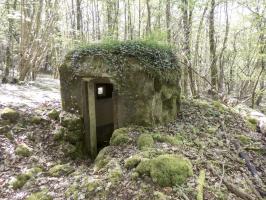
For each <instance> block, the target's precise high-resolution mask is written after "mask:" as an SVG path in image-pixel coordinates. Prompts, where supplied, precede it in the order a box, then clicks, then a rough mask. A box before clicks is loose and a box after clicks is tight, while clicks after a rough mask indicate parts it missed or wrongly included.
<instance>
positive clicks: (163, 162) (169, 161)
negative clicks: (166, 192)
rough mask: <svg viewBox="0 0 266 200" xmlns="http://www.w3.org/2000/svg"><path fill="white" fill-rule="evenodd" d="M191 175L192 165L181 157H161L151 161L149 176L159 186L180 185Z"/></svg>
mask: <svg viewBox="0 0 266 200" xmlns="http://www.w3.org/2000/svg"><path fill="white" fill-rule="evenodd" d="M192 175H193V170H192V164H191V163H190V161H189V160H188V159H186V158H184V157H182V156H175V155H161V156H158V157H157V158H155V159H153V160H152V163H151V170H150V176H151V178H152V180H153V181H154V182H155V183H158V184H159V185H160V186H174V185H180V184H182V183H183V182H184V181H185V180H186V179H187V178H188V177H189V176H192Z"/></svg>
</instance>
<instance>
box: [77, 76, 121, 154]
mask: <svg viewBox="0 0 266 200" xmlns="http://www.w3.org/2000/svg"><path fill="white" fill-rule="evenodd" d="M99 83H104V84H106V83H107V84H112V85H113V88H114V84H113V83H112V82H111V81H110V77H91V78H82V80H81V89H82V93H81V94H82V101H83V102H82V115H83V121H84V140H85V147H86V151H87V153H88V154H89V156H90V157H91V158H92V159H94V158H96V156H97V131H96V128H97V127H96V126H97V121H96V107H95V99H96V95H95V94H96V92H95V90H96V84H99ZM112 103H113V123H114V130H115V129H117V128H118V121H117V92H116V90H115V89H113V92H112Z"/></svg>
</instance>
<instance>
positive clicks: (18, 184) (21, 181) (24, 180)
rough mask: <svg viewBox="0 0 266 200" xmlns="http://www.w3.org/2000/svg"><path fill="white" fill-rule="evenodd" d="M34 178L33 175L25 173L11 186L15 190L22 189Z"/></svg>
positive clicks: (17, 177)
mask: <svg viewBox="0 0 266 200" xmlns="http://www.w3.org/2000/svg"><path fill="white" fill-rule="evenodd" d="M31 178H32V175H31V174H28V173H23V174H19V175H17V176H16V178H15V180H13V181H12V182H11V186H12V188H13V189H15V190H16V189H20V188H22V187H23V186H24V185H25V184H26V183H27V181H28V180H30V179H31Z"/></svg>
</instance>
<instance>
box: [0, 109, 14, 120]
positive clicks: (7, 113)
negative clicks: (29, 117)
mask: <svg viewBox="0 0 266 200" xmlns="http://www.w3.org/2000/svg"><path fill="white" fill-rule="evenodd" d="M0 115H1V118H2V119H4V120H8V121H10V122H16V121H17V120H18V118H19V113H18V112H17V111H16V110H14V109H12V108H4V109H3V110H1V112H0Z"/></svg>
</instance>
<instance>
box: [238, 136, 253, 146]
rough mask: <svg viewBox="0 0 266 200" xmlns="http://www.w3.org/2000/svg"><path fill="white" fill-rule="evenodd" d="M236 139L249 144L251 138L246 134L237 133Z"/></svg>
mask: <svg viewBox="0 0 266 200" xmlns="http://www.w3.org/2000/svg"><path fill="white" fill-rule="evenodd" d="M237 139H238V140H239V141H240V143H241V144H243V145H245V144H250V143H251V142H252V140H251V138H250V137H248V136H246V135H238V136H237Z"/></svg>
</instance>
